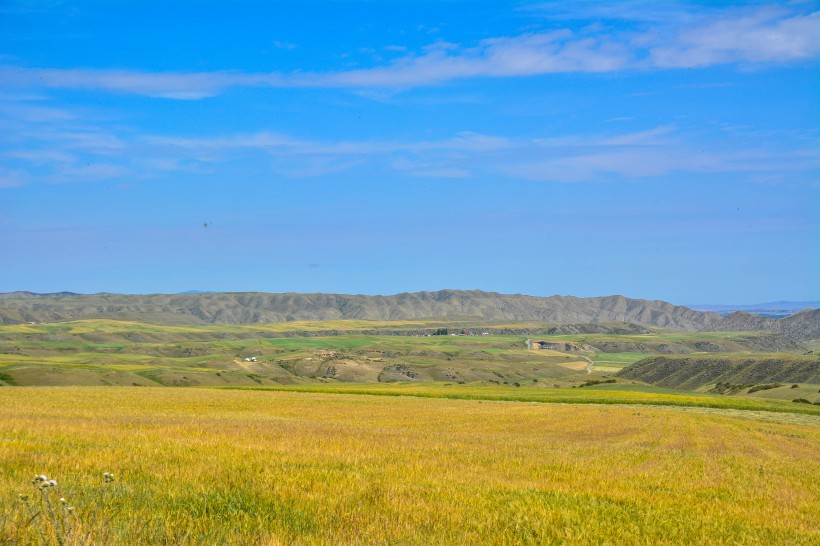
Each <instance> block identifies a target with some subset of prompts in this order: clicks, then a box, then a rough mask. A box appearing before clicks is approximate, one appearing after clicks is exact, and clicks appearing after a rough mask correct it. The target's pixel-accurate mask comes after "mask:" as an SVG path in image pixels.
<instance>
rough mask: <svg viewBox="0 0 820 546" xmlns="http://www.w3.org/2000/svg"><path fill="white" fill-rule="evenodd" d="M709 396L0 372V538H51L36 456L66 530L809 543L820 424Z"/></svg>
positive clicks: (130, 534) (818, 525)
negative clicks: (312, 388)
mask: <svg viewBox="0 0 820 546" xmlns="http://www.w3.org/2000/svg"><path fill="white" fill-rule="evenodd" d="M714 411H715V413H693V412H687V411H680V410H678V409H676V408H670V407H652V406H641V407H636V406H628V405H623V406H619V405H577V404H573V405H565V404H545V403H538V404H534V403H526V402H505V401H490V400H450V399H430V398H416V397H394V396H393V397H380V396H364V395H357V394H328V393H302V392H265V391H243V390H217V389H193V388H189V389H175V388H94V387H65V388H22V387H21V388H7V389H0V413H2V419H0V462H1V464H0V492H1V493H2V494H1V495H0V508H1V510H0V514H1V515H0V530H2V535H0V543H6V544H32V543H35V544H36V543H39V542H43V539H44V538H45V540H46V541H48V540H50V539H51V535H49V534H48V533H50V532H51V533H53V529H51V528H49V525H50V524H49V520H48V518H46V517H45V515H43V514H41V515H40V516H38V517H33V518H32V516H31V515H30V513H29V512H27V511H26V509H25V506H23V505H22V503H21V502H20V500H19V498H18V495H20V494H24V495H29V496H30V497H31V498H32V499H35V500H36V499H37V495H38V494H39V493H38V492H37V490H36V488H35V487H34V486H33V485H32V484H31V481H32V477H33V476H34V475H36V474H46V475H47V476H48V477H49V478H54V479H56V480H57V481H58V483H59V485H58V486H57V487H56V488H53V489H54V490H53V491H52V492H51V493H49V495H50V497H51V499H52V502H53V503H54V505H55V509H56V510H57V511H59V510H60V509H61V506H68V505H71V506H72V507H74V512H72V513H71V515H70V517H68V518H67V519H64V520H60V521H61V522H62V525H63V526H64V527H66V528H68V527H71V529H72V530H73V534H68V533H65V532H64V535H63V536H66V537H68V539H67V541H68V542H71V541H72V540H73V541H75V542H77V541H79V540H80V539H85V540H86V542H87V543H98V544H100V543H105V544H109V543H110V544H562V543H569V544H682V543H688V544H818V543H820V479H819V477H820V426H818V425H817V424H816V423H812V422H811V420H809V421H807V422H804V423H788V422H768V421H762V420H758V419H755V418H753V414H750V416H752V417H743V416H740V417H738V416H736V414H738V413H739V414H742V413H743V412H740V411H738V412H735V414H732V415H724V414H721V413H720V410H714ZM103 472H112V473H113V474H114V475H115V476H116V481H115V482H113V483H112V484H110V487H108V489H107V490H105V491H104V493H103V496H102V501H100V497H101V494H100V493H101V484H102V474H103ZM61 497H62V498H65V499H66V504H65V505H61V504H60V503H59V501H58V500H57V499H58V498H61ZM32 502H33V501H32ZM98 506H101V508H99V511H98V512H97V510H98V508H97V507H98ZM94 512H97V516H96V517H95V516H94ZM58 516H59V514H58ZM58 523H59V521H58ZM64 531H65V529H64ZM40 533H43V534H42V535H41V534H40ZM55 543H56V542H55Z"/></svg>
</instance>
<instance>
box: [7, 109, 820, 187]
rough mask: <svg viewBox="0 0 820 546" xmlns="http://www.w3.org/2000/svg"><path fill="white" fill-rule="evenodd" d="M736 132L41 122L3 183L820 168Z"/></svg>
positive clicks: (624, 175) (590, 177) (796, 149)
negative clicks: (299, 129)
mask: <svg viewBox="0 0 820 546" xmlns="http://www.w3.org/2000/svg"><path fill="white" fill-rule="evenodd" d="M733 131H734V133H733V134H734V135H735V136H733V137H732V139H733V142H732V143H731V144H727V145H719V146H714V145H712V146H709V147H708V148H707V147H706V146H704V145H703V144H702V143H701V142H700V141H699V135H697V134H689V133H687V132H686V131H685V130H684V129H682V128H680V127H676V126H672V125H661V126H657V127H650V128H647V129H644V130H638V131H615V132H613V131H608V132H607V133H605V134H595V135H589V134H566V135H560V136H548V137H529V138H521V137H503V136H497V135H489V134H480V133H475V132H461V133H457V134H454V135H452V136H451V137H448V138H441V139H431V140H339V141H323V140H315V139H305V138H297V137H294V136H290V135H286V134H281V133H273V132H269V131H260V132H254V133H238V134H230V135H222V136H213V137H190V136H178V137H172V136H167V135H164V136H160V135H144V134H139V133H136V132H131V133H128V132H125V133H121V134H113V133H111V132H107V131H105V130H103V129H101V128H95V127H93V126H89V125H87V124H86V125H83V126H79V125H78V122H76V121H70V120H69V121H66V122H65V123H64V124H63V125H61V126H60V125H58V126H56V127H55V126H53V124H52V123H46V122H43V123H40V124H35V125H34V126H33V127H29V128H28V129H27V130H26V132H24V133H16V137H15V138H16V139H17V140H14V141H9V140H6V142H5V144H4V147H5V149H4V151H3V153H1V154H0V168H1V169H4V170H3V171H2V172H0V174H2V175H3V182H2V186H4V187H12V186H18V185H23V184H26V183H30V182H31V181H35V180H37V181H40V182H50V183H64V182H85V181H99V180H119V181H124V180H128V181H130V182H133V181H134V180H138V179H150V178H155V177H156V178H162V177H166V176H168V174H169V173H177V172H189V173H197V174H203V175H207V174H216V175H218V174H219V173H220V172H222V173H225V172H231V170H232V169H234V168H236V167H239V166H241V167H242V168H243V169H244V170H245V171H247V167H248V166H249V165H253V169H254V172H257V173H263V172H265V171H267V172H269V173H272V174H278V175H281V176H285V177H290V178H304V177H318V176H325V175H328V174H332V173H338V172H344V171H353V170H355V169H359V168H367V169H368V170H370V171H373V172H381V173H383V175H385V176H388V177H389V176H391V175H400V176H415V177H424V178H434V179H442V180H445V179H454V178H461V179H469V178H476V179H486V178H487V177H492V178H494V179H498V180H504V179H519V180H532V181H545V182H564V183H567V182H584V181H596V180H597V181H600V180H607V179H612V178H613V177H616V178H620V179H632V178H641V177H649V176H661V175H666V174H669V173H673V172H688V173H721V172H744V173H751V174H754V175H756V176H760V177H764V178H766V177H770V176H771V175H772V174H773V173H776V174H778V175H782V173H784V172H798V171H801V170H802V171H804V172H805V171H806V170H808V169H816V168H818V166H820V157H818V154H817V152H816V150H814V149H813V148H812V145H811V144H810V142H808V143H807V140H806V139H805V138H798V136H792V137H791V138H787V141H788V142H789V145H788V146H783V147H781V148H780V149H778V150H769V149H760V148H759V144H755V143H757V142H758V140H757V139H748V142H745V137H743V135H742V134H740V133H739V132H742V130H741V129H738V128H734V129H733ZM21 135H22V136H21ZM21 138H22V140H20V139H21ZM809 141H811V139H809ZM744 142H745V144H746V146H745V147H744V145H743V143H744ZM739 143H740V145H739Z"/></svg>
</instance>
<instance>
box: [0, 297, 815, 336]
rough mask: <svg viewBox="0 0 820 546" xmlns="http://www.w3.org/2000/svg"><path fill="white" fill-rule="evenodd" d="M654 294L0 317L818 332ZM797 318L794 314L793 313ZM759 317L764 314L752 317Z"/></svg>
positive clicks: (334, 300) (202, 301)
mask: <svg viewBox="0 0 820 546" xmlns="http://www.w3.org/2000/svg"><path fill="white" fill-rule="evenodd" d="M737 315H743V316H745V315H748V313H746V314H743V313H734V314H732V315H729V316H728V317H725V318H724V317H721V316H720V315H718V314H717V313H711V312H702V311H695V310H692V309H689V308H688V307H684V306H680V305H673V304H671V303H668V302H665V301H659V300H640V299H631V298H626V297H624V296H606V297H592V298H579V297H574V296H549V297H540V296H526V295H520V294H499V293H495V292H484V291H481V290H439V291H435V292H412V293H407V292H406V293H401V294H395V295H390V296H366V295H349V294H322V293H314V294H301V293H281V294H274V293H265V292H222V293H216V292H214V293H198V294H149V295H127V294H107V293H103V294H88V295H84V294H74V293H70V292H59V293H54V294H35V293H31V292H10V293H6V294H0V323H2V324H19V323H25V322H56V321H65V320H78V319H90V318H110V319H120V320H137V321H141V322H148V323H153V324H186V323H187V324H196V323H204V324H253V323H267V322H285V321H297V320H343V319H359V320H379V321H385V320H412V319H457V318H468V317H469V318H476V319H481V320H487V321H496V322H497V321H513V322H515V321H528V322H539V323H545V324H584V323H603V322H628V323H632V324H637V325H641V326H651V327H660V328H670V329H677V330H687V331H699V330H700V331H703V330H713V331H714V330H719V331H722V330H772V331H777V332H781V333H786V334H790V335H791V334H793V333H796V334H798V335H797V336H795V337H800V338H803V339H807V338H810V337H818V336H817V330H818V328H817V323H818V320H819V319H820V316H818V310H813V311H804V312H803V313H799V314H798V315H793V316H792V317H786V318H784V319H767V318H765V317H758V316H757V315H751V317H755V318H754V319H752V318H748V320H742V321H741V320H739V319H738V317H737ZM798 316H800V317H801V318H800V319H799V320H797V319H794V318H793V317H798ZM757 319H761V320H757Z"/></svg>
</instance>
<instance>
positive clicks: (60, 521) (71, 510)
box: [3, 472, 114, 546]
mask: <svg viewBox="0 0 820 546" xmlns="http://www.w3.org/2000/svg"><path fill="white" fill-rule="evenodd" d="M113 482H114V475H113V474H111V473H110V472H105V473H103V483H102V485H101V486H100V491H99V494H98V497H97V501H96V504H95V505H94V506H93V507H91V510H93V512H91V513H92V514H93V515H92V517H91V519H90V520H88V521H87V522H84V521H83V520H82V518H81V517H80V516H79V515H78V513H77V510H76V509H75V507H74V506H72V505H71V503H69V502H68V501H67V500H66V498H65V497H62V496H61V497H59V499H58V500H55V499H56V497H57V491H58V489H59V484H58V483H57V480H55V479H53V478H51V479H50V478H49V477H48V476H46V475H45V474H39V475H37V476H34V479H33V480H32V481H31V484H32V486H33V487H34V488H35V489H36V491H37V492H36V493H35V494H33V495H25V494H21V495H20V496H19V500H20V503H21V504H22V506H23V507H25V514H24V516H25V517H24V523H23V524H22V525H21V526H19V527H18V528H17V529H16V531H17V532H16V533H14V534H15V535H17V536H16V537H15V536H11V535H10V534H9V535H7V536H4V537H3V544H19V543H20V535H21V534H26V533H25V532H26V531H30V530H32V529H33V530H34V531H35V532H36V533H35V535H36V536H39V537H40V540H41V541H42V543H43V544H55V543H56V544H58V545H59V546H80V545H85V544H94V543H95V542H96V540H95V537H96V535H97V533H96V531H97V521H98V516H99V514H100V509H101V508H102V507H103V505H104V502H105V494H106V490H107V489H108V487H109V486H110V484H111V483H113ZM18 508H19V506H18ZM13 519H14V518H13V514H10V515H6V516H4V518H3V520H4V521H11V520H13ZM9 531H11V530H10V529H9V530H7V531H4V533H3V534H4V535H6V533H7V532H9ZM23 542H26V540H25V539H23Z"/></svg>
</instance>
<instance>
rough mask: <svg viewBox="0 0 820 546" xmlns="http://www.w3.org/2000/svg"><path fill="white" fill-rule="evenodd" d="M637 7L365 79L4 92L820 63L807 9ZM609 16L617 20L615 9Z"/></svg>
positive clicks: (32, 72)
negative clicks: (649, 12)
mask: <svg viewBox="0 0 820 546" xmlns="http://www.w3.org/2000/svg"><path fill="white" fill-rule="evenodd" d="M636 6H637V4H636V3H634V2H633V3H629V4H627V5H626V6H625V7H624V9H623V10H622V11H624V12H625V13H626V15H624V16H628V17H632V18H633V19H632V20H633V22H635V21H636V20H639V23H640V24H638V25H637V26H634V25H633V26H632V27H626V28H624V27H619V30H613V29H612V27H609V26H606V25H589V26H587V27H584V28H582V29H577V30H573V29H571V28H558V29H554V28H553V29H549V30H545V31H542V32H530V33H525V34H520V35H517V36H500V37H493V38H488V39H484V40H482V41H480V42H478V43H477V44H475V45H472V46H464V45H458V44H451V43H448V42H443V41H439V42H436V43H433V44H431V45H429V46H427V47H426V48H424V49H423V50H421V51H420V52H417V53H413V54H407V55H405V56H403V57H399V58H398V59H396V60H394V61H392V62H391V63H389V64H386V65H382V66H373V67H370V68H363V69H354V70H341V71H336V72H321V73H319V72H293V73H276V72H274V73H247V72H238V71H219V72H141V71H136V70H106V69H87V68H67V69H59V68H26V67H19V66H18V67H15V66H6V67H4V68H0V82H2V83H0V85H1V86H5V87H25V88H36V87H46V88H62V89H85V90H99V91H106V92H113V93H125V94H136V95H143V96H149V97H158V98H166V99H178V100H196V99H202V98H206V97H211V96H215V95H218V94H220V93H223V92H224V91H225V90H227V89H229V88H233V87H261V88H264V87H269V88H349V89H368V88H389V89H406V88H414V87H424V86H432V85H441V84H445V83H447V82H452V81H456V80H459V79H468V78H509V77H527V76H537V75H544V74H552V73H576V72H581V73H584V72H586V73H591V72H592V73H601V72H616V71H624V70H633V71H636V70H660V69H676V68H684V67H686V68H704V67H708V66H714V65H721V64H741V65H758V64H786V63H793V62H801V61H807V60H815V59H817V58H818V56H820V12H817V11H815V12H798V11H796V10H797V9H798V8H799V5H795V6H757V7H732V8H726V9H723V10H712V11H710V12H708V13H707V14H706V15H701V16H698V17H694V16H691V15H690V14H688V13H687V12H685V10H683V11H679V12H677V13H678V16H677V17H673V16H671V15H667V20H666V21H665V22H661V21H660V20H659V19H660V18H658V17H650V16H646V17H645V18H644V19H645V20H642V21H640V17H639V16H638V15H637V13H638V12H639V10H637V7H636ZM627 8H628V9H627ZM669 9H670V8H666V12H668V11H669ZM553 15H554V14H553ZM622 15H623V14H622ZM600 16H601V17H602V18H606V17H615V16H617V13H616V14H613V12H612V9H610V10H609V12H606V11H605V12H601V15H600ZM557 19H559V20H560V17H557ZM647 21H649V22H647Z"/></svg>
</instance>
